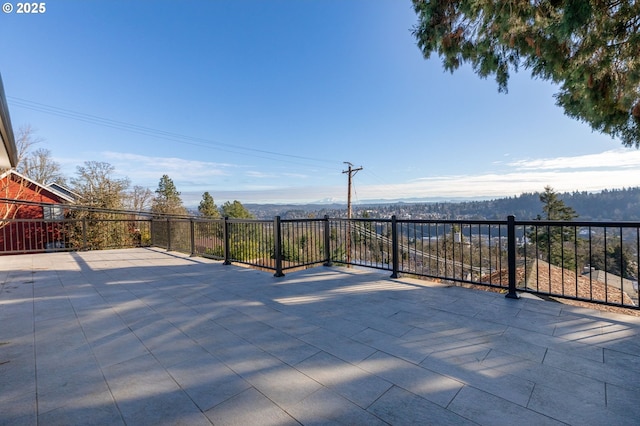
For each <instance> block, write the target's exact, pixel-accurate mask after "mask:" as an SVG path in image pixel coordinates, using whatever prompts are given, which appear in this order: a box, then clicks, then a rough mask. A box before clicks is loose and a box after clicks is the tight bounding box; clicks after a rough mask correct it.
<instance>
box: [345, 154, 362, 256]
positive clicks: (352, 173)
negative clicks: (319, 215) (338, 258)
mask: <svg viewBox="0 0 640 426" xmlns="http://www.w3.org/2000/svg"><path fill="white" fill-rule="evenodd" d="M344 164H348V165H349V168H348V169H347V170H343V171H342V173H347V174H348V178H347V265H349V264H350V263H351V214H352V211H351V182H352V180H353V176H355V175H356V173H358V172H359V171H360V170H362V167H358V168H354V167H353V164H351V163H349V162H348V161H345V162H344Z"/></svg>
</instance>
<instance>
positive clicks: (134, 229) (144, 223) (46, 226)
mask: <svg viewBox="0 0 640 426" xmlns="http://www.w3.org/2000/svg"><path fill="white" fill-rule="evenodd" d="M150 245H151V222H150V221H149V220H146V219H132V218H127V219H96V218H83V219H60V220H43V219H5V220H0V254H21V253H41V252H54V251H75V250H102V249H111V248H124V247H145V246H150Z"/></svg>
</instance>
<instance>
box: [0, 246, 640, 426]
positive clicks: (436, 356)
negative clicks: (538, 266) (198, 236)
mask: <svg viewBox="0 0 640 426" xmlns="http://www.w3.org/2000/svg"><path fill="white" fill-rule="evenodd" d="M0 284H1V288H0V324H1V325H0V424H90V423H93V424H190V425H191V424H211V423H214V424H238V425H240V424H242V425H245V424H259V425H263V424H274V425H275V424H277V425H281V424H327V423H335V424H366V425H371V424H397V425H399V424H486V425H489V424H490V425H495V424H536V425H538V424H563V423H568V424H576V425H585V424H607V425H610V424H636V423H637V418H638V416H640V405H639V404H638V403H637V401H638V398H637V395H638V392H640V356H639V355H640V340H639V336H638V335H639V333H638V332H639V330H640V318H637V317H630V316H625V315H617V314H611V313H606V312H599V311H594V310H589V309H584V308H577V307H572V306H568V305H562V304H558V303H552V302H545V301H540V300H535V299H532V298H523V299H520V300H511V299H505V298H504V296H502V295H500V294H496V293H490V292H481V291H474V290H469V289H463V288H460V287H447V286H443V285H439V284H434V283H429V282H425V281H417V280H411V279H404V278H403V279H396V280H392V279H389V278H388V277H387V274H386V273H385V274H382V273H378V272H375V271H374V272H372V271H370V270H369V271H360V270H355V269H346V268H325V267H317V268H314V269H308V270H305V271H300V272H295V273H289V274H287V275H286V276H285V277H283V278H274V277H273V276H272V275H271V274H269V273H265V272H260V271H256V270H252V269H246V268H241V267H237V266H224V265H222V264H221V263H220V262H217V261H211V260H207V259H203V258H189V257H186V256H182V255H180V254H175V253H166V252H164V251H160V250H155V249H130V250H112V251H91V252H78V253H51V254H36V255H19V256H4V257H2V259H1V264H0Z"/></svg>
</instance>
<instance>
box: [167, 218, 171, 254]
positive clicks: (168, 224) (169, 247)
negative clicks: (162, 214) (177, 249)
mask: <svg viewBox="0 0 640 426" xmlns="http://www.w3.org/2000/svg"><path fill="white" fill-rule="evenodd" d="M167 251H171V219H169V218H167Z"/></svg>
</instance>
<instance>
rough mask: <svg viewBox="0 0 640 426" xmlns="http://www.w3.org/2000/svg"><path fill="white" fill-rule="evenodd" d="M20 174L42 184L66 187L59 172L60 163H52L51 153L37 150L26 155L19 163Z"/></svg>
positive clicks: (40, 149)
mask: <svg viewBox="0 0 640 426" xmlns="http://www.w3.org/2000/svg"><path fill="white" fill-rule="evenodd" d="M21 169H22V171H21V173H22V174H23V175H25V176H27V177H28V178H30V179H33V180H35V181H36V182H39V183H42V184H48V183H53V182H55V183H57V184H60V185H66V179H65V177H64V175H63V174H62V171H61V170H60V163H58V162H56V161H53V159H52V158H51V151H49V150H48V149H45V148H38V149H36V150H35V151H33V152H30V153H28V154H27V156H26V157H24V159H23V161H22V163H21Z"/></svg>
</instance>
